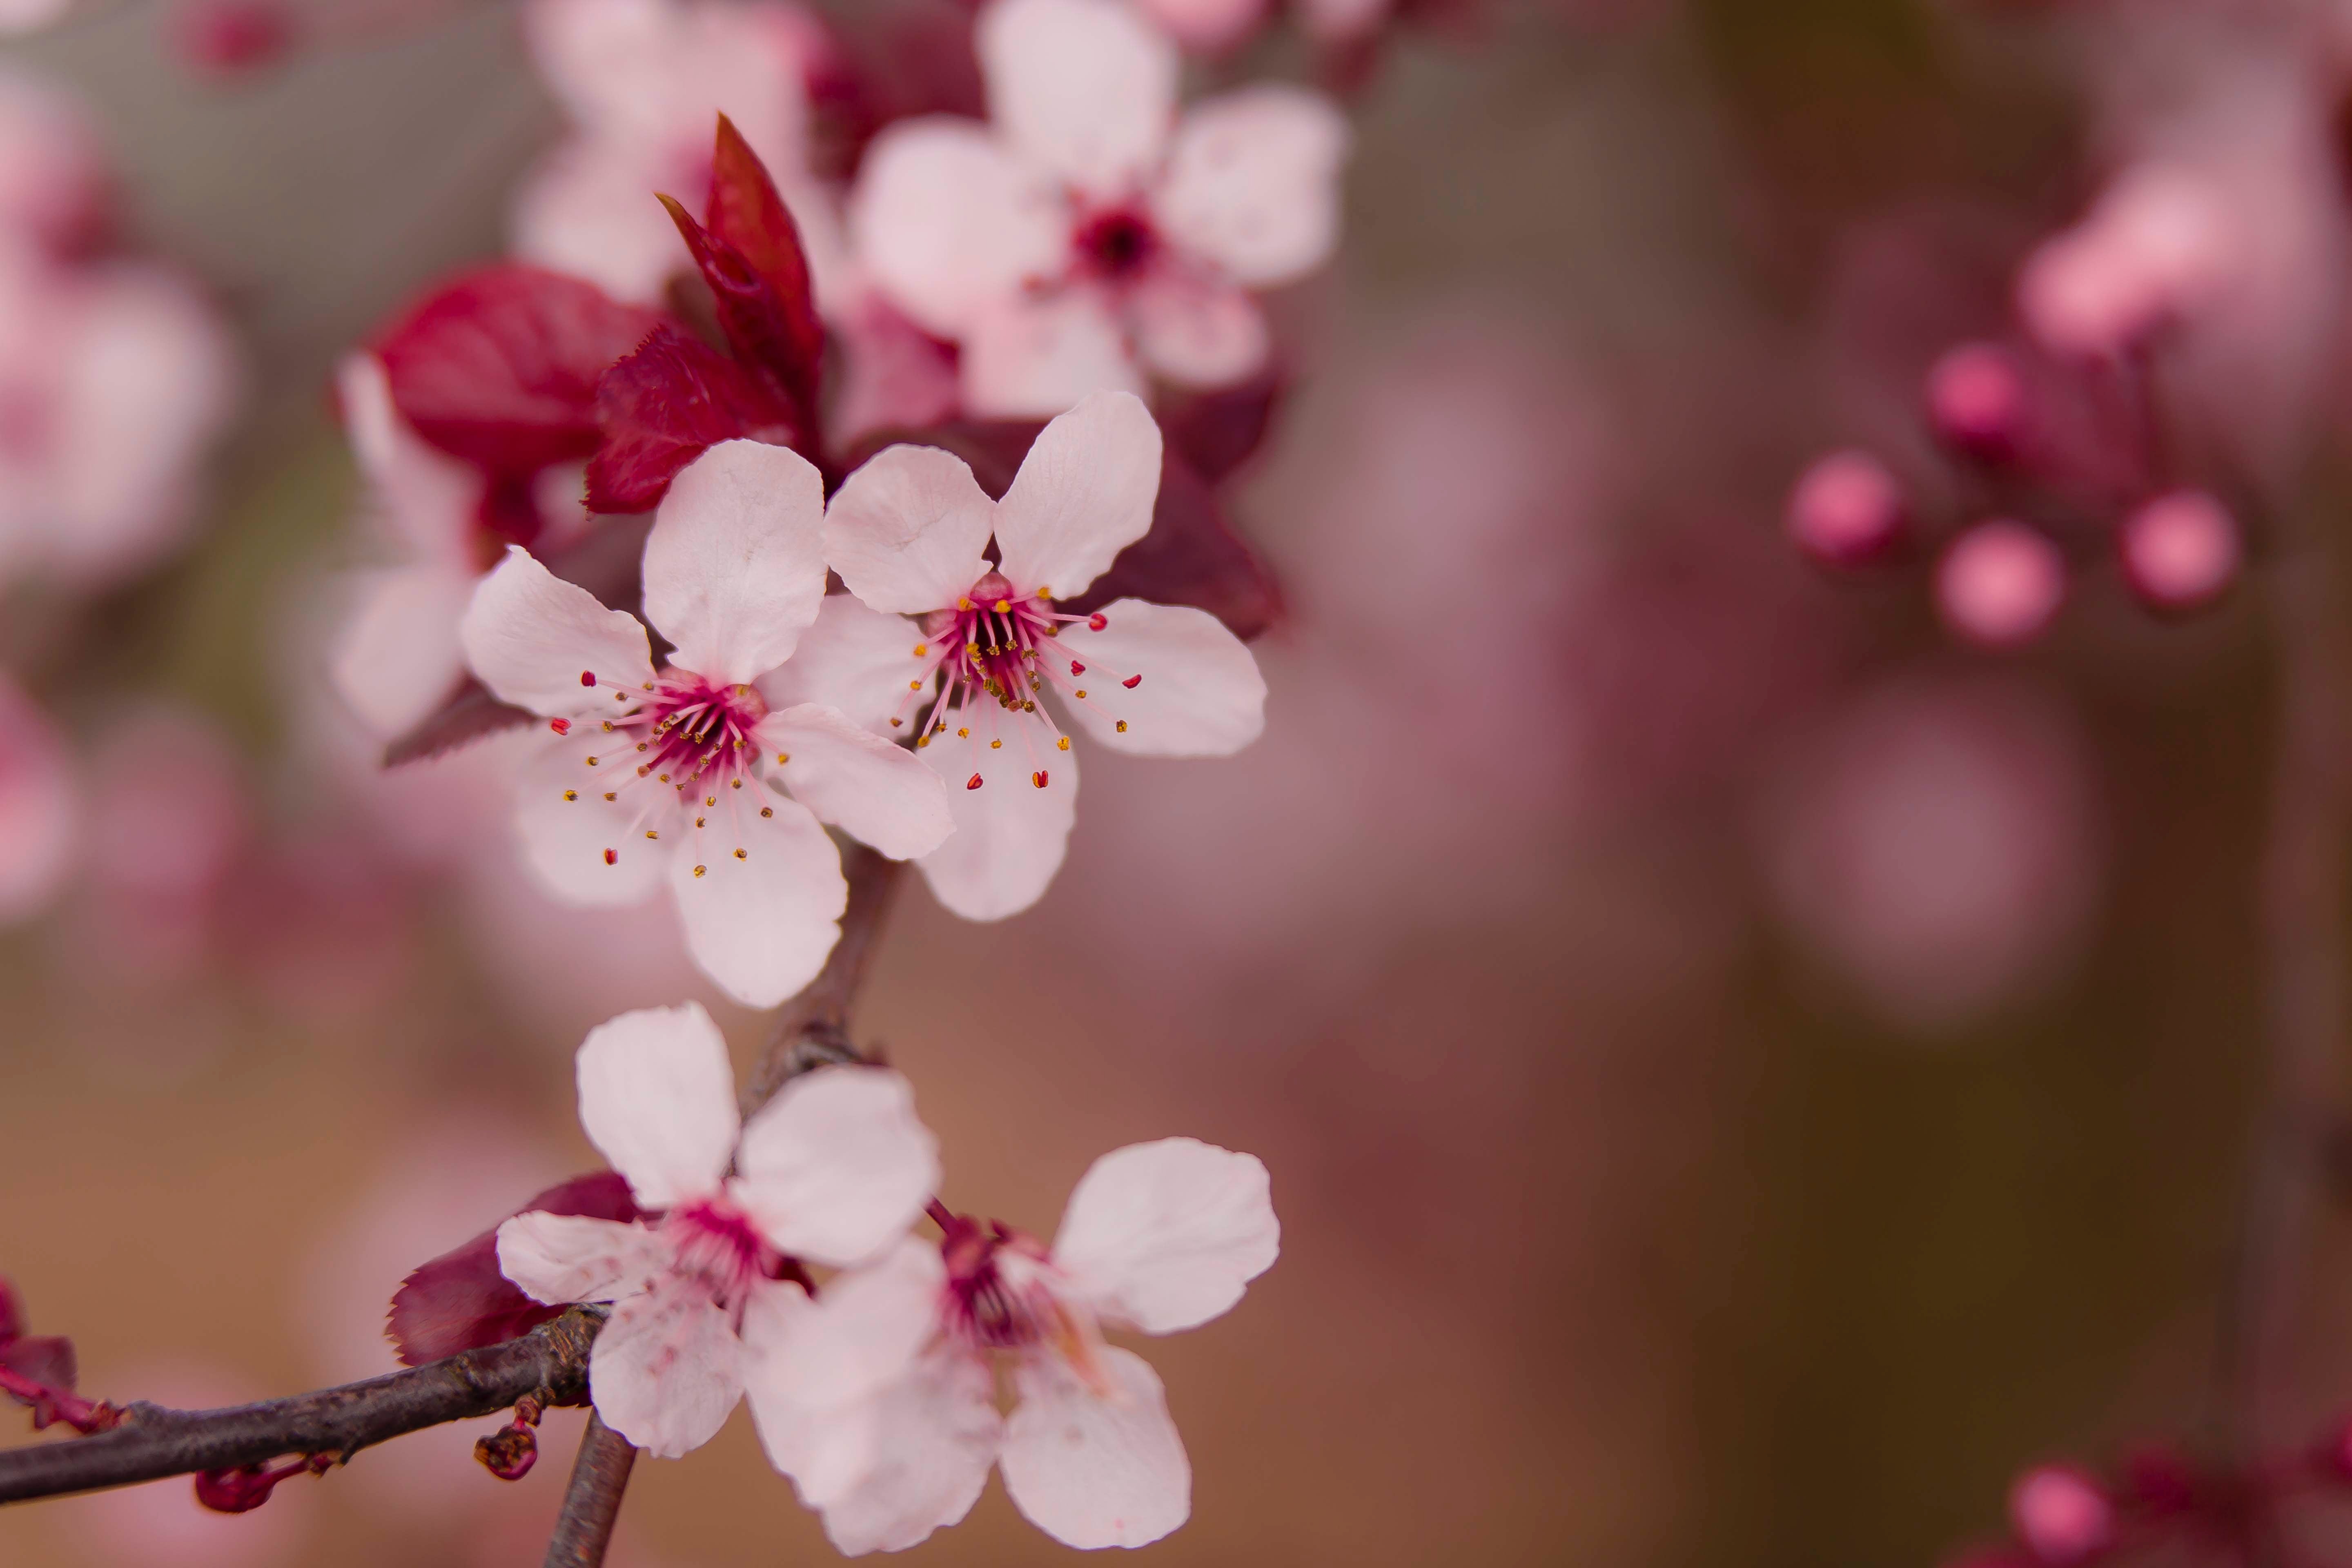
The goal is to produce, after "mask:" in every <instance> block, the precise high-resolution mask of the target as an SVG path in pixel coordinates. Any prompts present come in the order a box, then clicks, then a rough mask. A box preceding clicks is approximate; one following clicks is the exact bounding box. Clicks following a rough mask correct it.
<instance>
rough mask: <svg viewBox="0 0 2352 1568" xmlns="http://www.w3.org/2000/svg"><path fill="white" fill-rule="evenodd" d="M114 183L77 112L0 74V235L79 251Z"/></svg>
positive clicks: (94, 136) (41, 87)
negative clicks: (5, 234) (2, 233)
mask: <svg viewBox="0 0 2352 1568" xmlns="http://www.w3.org/2000/svg"><path fill="white" fill-rule="evenodd" d="M40 3H41V0H33V4H34V5H39V4H40ZM6 30H7V24H6V23H5V21H0V32H5V31H6ZM112 184H113V178H112V175H111V174H110V171H109V169H108V167H107V162H106V154H105V152H104V149H103V148H102V147H101V146H100V142H99V138H98V131H97V128H96V127H95V126H93V125H92V124H91V123H90V121H89V115H88V114H86V113H84V112H83V110H82V107H81V105H80V104H79V102H77V101H76V100H74V99H73V98H72V97H71V96H70V95H68V94H67V93H65V92H63V91H60V90H59V89H56V88H53V87H50V86H49V85H47V83H45V82H42V81H40V80H39V79H36V78H34V77H30V76H26V75H23V74H21V73H19V72H16V71H15V70H0V232H5V233H7V234H10V235H12V236H16V237H19V238H21V239H23V240H24V241H26V242H28V243H30V244H31V245H33V246H36V247H42V248H46V249H48V250H51V251H55V252H71V251H76V250H79V249H80V248H81V247H84V246H86V245H88V244H89V243H90V242H91V241H93V240H95V239H96V238H97V237H99V235H100V231H101V230H102V229H103V227H104V226H105V223H106V218H107V203H108V197H109V195H110V190H111V186H112Z"/></svg>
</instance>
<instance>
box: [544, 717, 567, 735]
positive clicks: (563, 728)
mask: <svg viewBox="0 0 2352 1568" xmlns="http://www.w3.org/2000/svg"><path fill="white" fill-rule="evenodd" d="M547 727H548V728H549V729H551V730H552V731H555V732H556V733H557V734H559V735H569V734H570V733H572V721H571V720H569V719H550V720H549V721H547Z"/></svg>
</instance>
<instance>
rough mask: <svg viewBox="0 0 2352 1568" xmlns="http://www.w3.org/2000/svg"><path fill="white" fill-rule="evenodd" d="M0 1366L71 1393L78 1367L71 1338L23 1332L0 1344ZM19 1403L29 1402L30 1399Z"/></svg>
mask: <svg viewBox="0 0 2352 1568" xmlns="http://www.w3.org/2000/svg"><path fill="white" fill-rule="evenodd" d="M0 1366H5V1367H6V1368H7V1369H8V1370H9V1371H10V1372H13V1373H16V1375H17V1376H18V1377H21V1378H25V1379H27V1380H28V1381H30V1382H33V1383H37V1384H41V1385H42V1386H43V1387H44V1388H47V1389H49V1390H51V1391H53V1392H55V1393H58V1394H71V1393H72V1392H73V1391H74V1382H75V1379H76V1378H78V1377H79V1375H80V1370H81V1369H80V1367H79V1364H78V1363H77V1362H76V1360H75V1358H74V1348H73V1341H71V1340H69V1339H66V1338H65V1337H63V1336H62V1335H58V1334H22V1335H19V1336H17V1337H16V1338H15V1339H13V1340H10V1341H9V1342H7V1343H6V1344H5V1345H0ZM18 1403H19V1404H24V1405H30V1404H32V1403H33V1402H32V1401H31V1400H29V1399H20V1400H19V1401H18Z"/></svg>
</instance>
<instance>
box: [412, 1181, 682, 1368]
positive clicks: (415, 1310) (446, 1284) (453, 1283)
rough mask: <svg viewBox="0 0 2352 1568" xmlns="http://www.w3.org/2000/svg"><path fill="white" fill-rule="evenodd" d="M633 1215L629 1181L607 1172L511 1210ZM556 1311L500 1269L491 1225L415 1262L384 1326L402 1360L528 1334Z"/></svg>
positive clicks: (422, 1359) (418, 1361)
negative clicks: (428, 1259)
mask: <svg viewBox="0 0 2352 1568" xmlns="http://www.w3.org/2000/svg"><path fill="white" fill-rule="evenodd" d="M533 1210H540V1211H542V1212H544V1213H547V1214H576V1215H590V1216H592V1217H593V1218H596V1219H612V1220H632V1219H635V1218H636V1217H638V1211H637V1205H636V1202H635V1199H633V1198H631V1197H630V1195H629V1184H628V1183H627V1182H626V1181H625V1180H623V1179H622V1178H621V1177H620V1176H619V1175H617V1174H615V1173H613V1172H611V1171H598V1172H596V1173H593V1174H591V1175H585V1176H574V1177H572V1180H570V1181H568V1182H565V1183H563V1184H562V1185H560V1186H553V1187H550V1188H548V1189H547V1191H545V1192H543V1193H541V1194H539V1195H538V1196H537V1197H535V1198H533V1199H531V1200H530V1202H529V1203H527V1204H525V1205H522V1207H520V1208H519V1209H517V1210H515V1213H516V1214H529V1213H530V1212H532V1211H533ZM561 1311H562V1308H560V1307H548V1306H542V1305H541V1303H539V1302H537V1301H534V1300H531V1299H530V1297H528V1296H526V1295H524V1294H523V1293H522V1292H521V1291H520V1290H518V1289H515V1288H514V1286H513V1285H511V1284H509V1283H508V1281H507V1277H506V1276H505V1275H503V1274H501V1273H499V1232H498V1227H497V1226H491V1227H490V1228H489V1229H488V1230H486V1231H484V1232H482V1234H481V1235H479V1236H478V1237H474V1238H473V1239H472V1240H471V1241H468V1242H467V1243H466V1244H465V1245H464V1246H463V1247H456V1248H454V1249H452V1250H450V1251H448V1252H445V1253H443V1254H442V1255H441V1256H440V1257H438V1258H434V1259H433V1260H432V1261H431V1262H429V1263H426V1264H424V1265H422V1266H421V1267H419V1268H417V1269H416V1270H415V1272H413V1273H411V1274H410V1275H409V1277H408V1278H407V1279H404V1280H403V1281H402V1282H401V1286H400V1289H398V1290H397V1291H395V1292H394V1294H393V1298H392V1311H391V1314H390V1315H389V1317H388V1318H387V1319H386V1320H385V1323H384V1332H385V1334H386V1335H387V1336H388V1337H389V1338H390V1339H391V1341H392V1343H393V1348H394V1350H396V1351H397V1352H399V1354H400V1360H401V1363H402V1364H403V1365H404V1366H422V1365H424V1364H425V1363H426V1362H429V1361H439V1360H440V1359H441V1358H442V1357H444V1356H452V1355H456V1354H457V1352H460V1351H469V1350H479V1349H480V1348H481V1347H482V1346H484V1345H495V1344H499V1343H501V1342H505V1341H507V1340H510V1339H513V1338H515V1337H516V1336H517V1335H519V1334H527V1333H529V1332H530V1331H531V1330H533V1329H535V1328H537V1327H538V1326H539V1325H540V1324H541V1323H543V1322H546V1321H548V1320H549V1319H551V1318H552V1317H554V1316H555V1315H556V1314H557V1313H559V1312H561Z"/></svg>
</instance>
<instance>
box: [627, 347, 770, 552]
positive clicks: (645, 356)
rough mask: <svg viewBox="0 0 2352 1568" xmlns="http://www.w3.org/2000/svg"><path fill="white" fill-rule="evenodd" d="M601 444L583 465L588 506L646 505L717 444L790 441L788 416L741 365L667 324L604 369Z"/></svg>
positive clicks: (644, 507)
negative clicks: (748, 440) (585, 466)
mask: <svg viewBox="0 0 2352 1568" xmlns="http://www.w3.org/2000/svg"><path fill="white" fill-rule="evenodd" d="M596 416H597V419H598V421H599V423H600V424H601V425H602V426H603V428H604V444H603V445H602V446H601V447H598V448H597V450H596V455H595V457H594V458H592V459H591V460H590V462H589V464H588V510H591V511H604V512H630V511H646V510H651V509H652V508H653V507H654V505H655V504H656V502H658V501H659V500H661V498H662V496H663V494H664V493H665V492H666V491H667V490H668V489H669V482H670V480H671V479H673V478H675V477H676V475H677V471H678V470H679V469H680V468H684V467H686V465H687V464H688V463H690V462H692V461H694V459H695V458H698V457H699V456H700V455H701V454H702V452H703V450H704V448H706V447H711V446H713V445H715V444H717V443H718V442H720V441H728V440H732V439H734V438H735V437H738V436H748V437H751V438H752V439H753V440H755V441H767V442H771V443H772V444H773V445H776V446H779V447H789V446H791V445H793V435H794V433H795V432H794V430H793V423H792V414H791V412H790V411H789V410H788V409H786V408H785V406H784V405H783V403H782V400H781V399H780V398H779V397H778V396H777V395H775V394H774V393H773V392H772V391H770V390H769V389H768V388H767V387H766V386H764V385H762V384H761V383H760V382H759V381H758V380H756V379H754V378H753V376H752V375H751V373H750V372H749V371H747V370H745V369H744V368H743V367H742V366H741V365H740V364H737V363H735V362H734V361H732V360H730V359H729V358H728V357H727V356H726V355H724V354H722V353H719V351H718V350H716V349H714V348H712V347H710V346H709V344H708V343H705V342H702V341H700V340H699V339H698V338H692V337H688V335H687V334H686V333H685V332H683V331H679V330H678V329H677V328H676V327H673V326H668V325H664V326H662V327H660V328H658V329H656V331H654V333H653V335H652V336H650V337H648V338H647V339H646V341H645V343H644V345H643V346H642V347H640V348H639V349H638V350H637V351H636V352H635V353H632V354H630V355H629V356H628V357H627V358H625V359H624V360H622V361H621V362H620V363H617V364H615V365H614V366H613V368H612V369H611V370H609V371H607V372H605V373H604V381H603V383H602V384H600V385H599V386H598V387H597V389H596Z"/></svg>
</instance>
